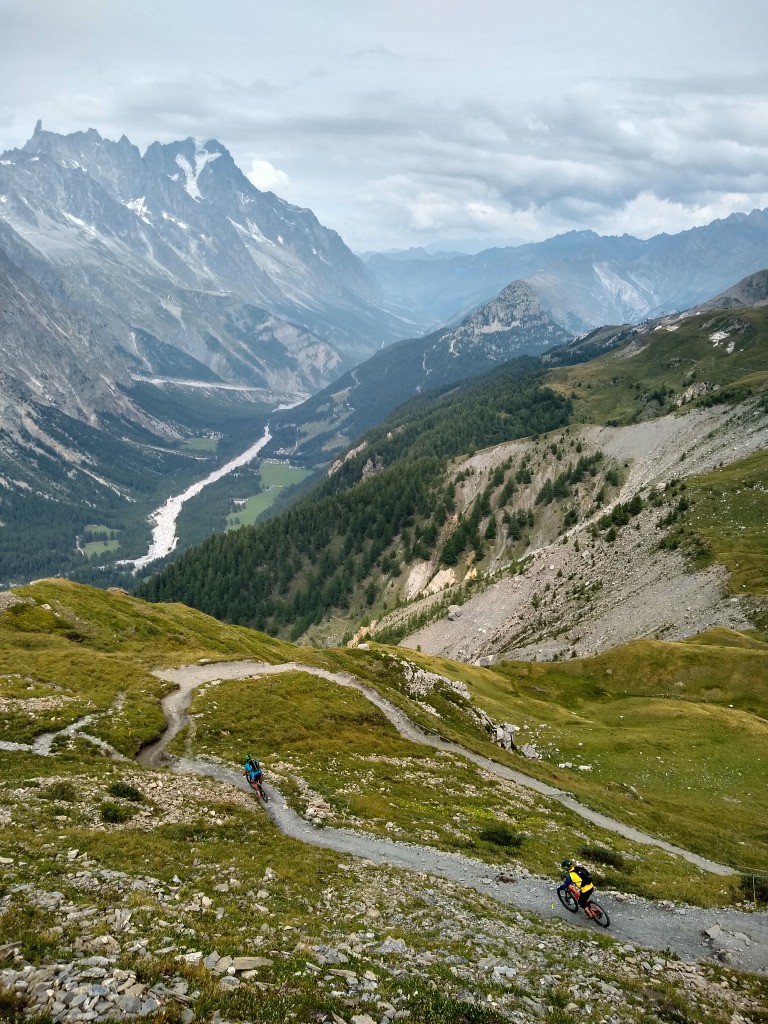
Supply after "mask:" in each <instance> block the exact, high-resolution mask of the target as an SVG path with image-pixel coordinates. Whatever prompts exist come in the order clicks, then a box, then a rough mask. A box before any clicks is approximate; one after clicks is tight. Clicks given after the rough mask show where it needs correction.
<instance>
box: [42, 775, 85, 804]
mask: <svg viewBox="0 0 768 1024" xmlns="http://www.w3.org/2000/svg"><path fill="white" fill-rule="evenodd" d="M40 796H41V797H42V798H43V799H44V800H65V801H67V802H74V801H75V800H77V789H76V787H75V785H74V783H72V782H68V781H67V780H66V779H59V781H58V782H52V783H51V784H50V786H46V787H45V788H44V789H43V790H42V792H41V793H40Z"/></svg>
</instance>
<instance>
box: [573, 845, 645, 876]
mask: <svg viewBox="0 0 768 1024" xmlns="http://www.w3.org/2000/svg"><path fill="white" fill-rule="evenodd" d="M579 853H580V854H581V856H582V857H585V858H586V859H587V860H590V861H592V863H593V864H607V865H608V866H609V867H612V868H616V869H617V870H618V871H631V870H632V865H631V864H630V863H629V862H628V861H627V858H626V857H625V856H624V854H622V853H616V851H615V850H603V849H602V848H601V847H599V846H580V847H579Z"/></svg>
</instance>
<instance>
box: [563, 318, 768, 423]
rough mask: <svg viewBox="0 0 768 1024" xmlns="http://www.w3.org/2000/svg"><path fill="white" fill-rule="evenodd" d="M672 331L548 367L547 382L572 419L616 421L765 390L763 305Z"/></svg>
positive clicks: (767, 328)
mask: <svg viewBox="0 0 768 1024" xmlns="http://www.w3.org/2000/svg"><path fill="white" fill-rule="evenodd" d="M672 328H673V329H671V330H670V329H664V328H661V329H658V330H655V331H652V332H651V333H649V334H645V335H641V336H639V337H638V338H635V339H633V340H632V341H631V342H630V343H629V344H628V345H627V346H625V347H624V348H621V349H617V350H616V351H614V352H611V353H608V354H607V355H605V356H603V357H601V358H599V359H595V360H592V361H591V362H587V363H579V364H577V365H575V366H568V367H562V368H559V369H555V370H551V371H550V373H549V374H548V376H547V382H548V383H549V385H550V386H551V387H553V388H554V389H555V390H558V391H560V392H561V393H563V394H567V395H569V396H570V397H571V400H572V401H573V405H574V418H575V419H576V420H577V421H579V422H586V423H615V424H623V423H633V422H637V421H639V420H641V419H648V418H650V417H652V416H655V415H658V414H659V413H662V412H670V411H673V410H674V409H675V408H676V407H677V405H678V404H679V402H680V401H685V402H696V403H699V404H711V403H712V402H716V401H718V402H719V401H737V400H741V399H743V398H746V397H747V396H748V395H753V394H760V393H764V392H765V391H766V389H767V388H768V309H767V308H766V307H764V306H762V307H757V308H755V309H747V310H740V311H738V312H733V311H728V310H721V311H718V312H715V313H702V314H697V315H695V316H692V317H689V318H687V319H683V320H680V321H678V323H677V324H674V325H672ZM721 336H722V337H721ZM713 339H714V340H713ZM638 347H639V351H635V350H636V349H637V348H638ZM729 349H730V351H729Z"/></svg>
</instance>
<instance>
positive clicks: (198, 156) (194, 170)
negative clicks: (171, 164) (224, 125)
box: [176, 145, 221, 201]
mask: <svg viewBox="0 0 768 1024" xmlns="http://www.w3.org/2000/svg"><path fill="white" fill-rule="evenodd" d="M220 156H221V153H209V152H208V150H207V149H201V148H200V147H198V146H197V145H196V146H195V155H194V161H195V163H194V166H193V165H192V164H190V162H189V160H187V158H186V157H185V156H184V154H183V153H177V154H176V163H177V164H178V165H179V167H180V168H181V170H182V171H183V172H184V177H185V179H186V180H185V182H184V190H185V192H187V194H188V195H190V196H192V198H193V199H197V200H198V201H200V200H201V199H202V198H203V196H202V193H201V192H200V188H199V186H198V184H197V182H198V179H199V178H200V175H201V174H202V172H203V169H204V168H205V167H206V166H207V165H208V164H210V163H212V162H213V161H214V160H218V158H219V157H220Z"/></svg>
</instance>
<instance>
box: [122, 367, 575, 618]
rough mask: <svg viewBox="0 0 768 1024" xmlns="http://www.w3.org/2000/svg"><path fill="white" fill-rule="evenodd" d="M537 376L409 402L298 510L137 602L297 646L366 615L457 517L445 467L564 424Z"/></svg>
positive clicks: (211, 550)
mask: <svg viewBox="0 0 768 1024" xmlns="http://www.w3.org/2000/svg"><path fill="white" fill-rule="evenodd" d="M542 377H543V370H542V368H541V365H540V362H539V360H537V359H533V358H523V359H517V360H513V361H512V362H510V363H507V364H505V365H504V366H502V367H500V368H499V369H498V370H495V371H493V372H492V373H490V374H488V375H487V376H485V377H482V378H480V379H477V380H473V381H472V382H471V383H468V384H464V385H462V386H460V387H457V388H456V389H454V390H453V391H452V392H451V393H450V394H448V395H444V396H443V397H440V398H428V397H425V398H420V399H416V400H414V401H412V402H410V403H409V404H407V405H406V406H404V407H402V408H401V409H400V410H399V411H398V412H397V413H395V414H394V415H393V416H392V417H390V419H389V420H387V421H386V422H385V423H384V424H382V425H381V426H379V427H377V428H376V429H374V430H371V431H370V432H369V433H368V434H366V435H365V437H364V438H363V439H362V442H361V444H360V445H359V446H358V450H357V452H356V454H355V455H353V456H352V457H348V458H347V460H346V461H345V462H344V463H343V464H342V465H341V466H340V467H339V468H338V469H337V470H336V471H335V472H333V473H332V474H331V475H330V476H328V477H327V478H326V479H325V480H324V481H323V482H322V483H320V484H319V485H318V486H317V487H316V488H314V490H312V491H311V492H310V493H309V494H307V495H306V496H305V497H304V498H303V499H302V500H300V501H299V502H298V503H297V504H296V505H295V506H294V507H292V508H291V509H289V510H288V511H286V512H285V513H283V514H282V515H280V516H278V517H276V518H275V519H273V520H271V521H270V522H267V523H265V524H263V525H257V526H254V527H246V528H243V529H241V530H237V531H235V532H233V533H229V534H226V535H217V536H215V537H212V538H210V539H209V540H207V541H206V542H205V543H203V544H202V545H201V546H200V547H199V548H195V549H193V550H191V551H188V552H186V553H185V554H183V555H182V556H181V557H180V558H179V559H178V560H177V561H176V562H174V563H173V564H171V565H169V566H166V567H165V568H164V569H163V570H162V572H160V573H159V574H157V575H156V576H154V577H151V578H150V579H148V580H146V581H144V582H142V583H141V584H139V586H138V587H137V588H136V594H137V595H138V596H139V597H143V598H146V599H148V600H154V601H182V602H183V603H185V604H188V605H191V606H192V607H195V608H199V609H200V610H201V611H204V612H207V613H209V614H212V615H215V616H216V617H217V618H220V619H224V620H226V621H229V622H236V623H241V624H244V625H249V626H253V627H255V628H257V629H261V630H264V631H266V632H269V633H272V634H275V635H279V634H282V633H288V634H289V635H290V636H291V637H293V638H297V637H299V636H301V635H302V634H303V633H304V632H306V630H307V629H309V627H310V626H312V625H313V624H315V623H319V622H321V621H322V620H323V618H324V617H326V616H327V615H328V614H329V613H331V612H332V611H335V612H336V613H344V612H345V611H348V610H351V607H352V603H353V602H354V603H355V604H357V603H359V600H360V595H361V594H362V595H363V599H364V601H365V604H367V605H368V606H369V607H370V605H372V604H373V602H374V600H375V598H376V595H377V590H378V585H379V584H378V581H380V580H381V579H382V578H383V577H385V576H388V575H390V574H397V573H399V572H400V571H401V564H400V560H401V559H402V560H403V561H404V562H408V561H410V560H411V559H412V558H418V557H423V558H428V557H430V555H431V553H432V551H433V550H434V548H435V545H436V544H437V540H438V537H439V535H440V533H441V531H442V530H443V527H444V526H445V524H446V521H447V520H448V519H449V517H452V516H453V514H454V511H455V504H454V494H453V483H452V481H451V480H450V479H447V478H446V477H447V474H446V469H447V465H448V463H449V461H450V460H451V459H452V458H454V457H455V456H458V455H463V454H466V453H467V452H471V451H474V450H476V449H479V448H486V447H489V446H491V445H497V444H501V443H502V442H504V441H509V440H513V439H515V438H520V437H525V436H528V435H530V434H538V433H543V432H546V431H550V430H554V429H555V428H557V427H560V426H563V425H564V424H565V423H567V421H568V417H569V415H570V412H571V402H570V399H569V398H567V397H565V396H563V395H560V394H557V393H556V392H554V391H552V390H550V389H549V388H547V387H544V386H543V384H542ZM366 582H367V585H366ZM365 604H364V605H363V609H364V607H365ZM355 610H356V611H358V612H359V611H360V610H361V609H360V608H355Z"/></svg>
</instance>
